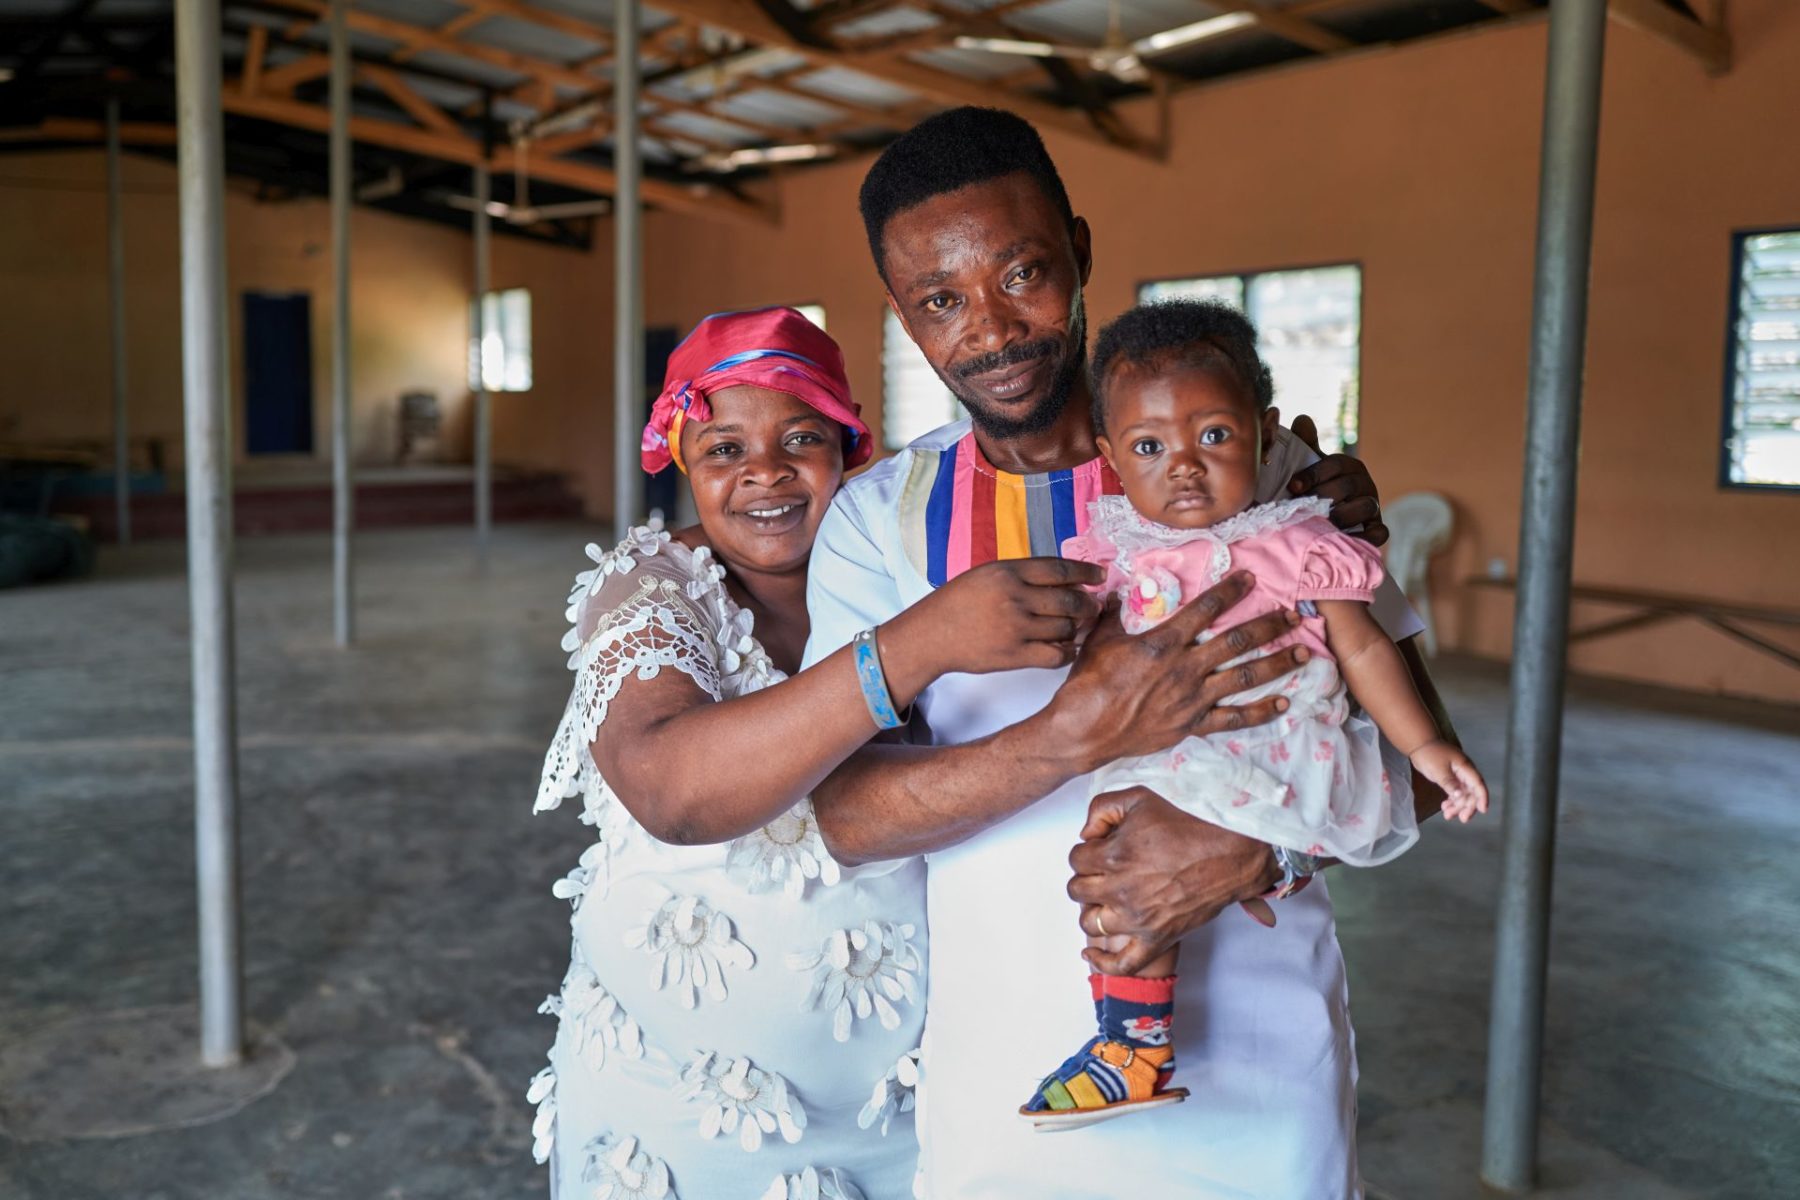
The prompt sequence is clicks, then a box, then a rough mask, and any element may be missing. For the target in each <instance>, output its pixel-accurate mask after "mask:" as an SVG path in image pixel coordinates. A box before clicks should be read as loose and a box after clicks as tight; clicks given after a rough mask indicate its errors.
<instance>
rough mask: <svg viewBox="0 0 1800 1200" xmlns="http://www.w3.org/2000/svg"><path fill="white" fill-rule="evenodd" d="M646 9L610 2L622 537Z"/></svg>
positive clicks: (616, 520) (636, 365) (636, 361)
mask: <svg viewBox="0 0 1800 1200" xmlns="http://www.w3.org/2000/svg"><path fill="white" fill-rule="evenodd" d="M640 18H641V14H640V13H639V12H638V6H637V4H636V3H635V2H630V0H628V2H624V3H616V4H614V5H613V174H614V175H615V176H617V177H618V193H617V194H616V195H615V196H614V197H613V231H614V236H615V237H616V238H617V241H616V243H615V248H614V254H613V257H614V259H615V260H616V262H615V264H614V268H613V270H614V286H615V288H616V294H615V296H614V299H613V313H614V316H613V321H614V324H613V535H614V536H615V537H616V538H618V539H619V540H620V541H624V540H625V535H626V534H627V533H628V532H629V531H630V529H631V525H632V522H633V521H634V520H636V518H637V509H638V492H639V488H640V481H641V480H642V475H641V474H640V473H639V471H638V456H637V449H638V430H639V428H640V427H641V426H642V424H643V420H644V413H643V411H642V410H643V406H644V237H643V210H642V208H641V207H640V199H639V190H640V189H639V182H640V180H641V179H642V178H643V149H642V145H641V143H640V142H639V141H638V124H639V122H638V91H639V84H640V83H641V82H642V79H641V76H642V73H643V72H642V65H641V64H640V63H639V61H638V47H639V34H640V30H641V20H640Z"/></svg>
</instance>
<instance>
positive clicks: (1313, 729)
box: [1019, 301, 1487, 1129]
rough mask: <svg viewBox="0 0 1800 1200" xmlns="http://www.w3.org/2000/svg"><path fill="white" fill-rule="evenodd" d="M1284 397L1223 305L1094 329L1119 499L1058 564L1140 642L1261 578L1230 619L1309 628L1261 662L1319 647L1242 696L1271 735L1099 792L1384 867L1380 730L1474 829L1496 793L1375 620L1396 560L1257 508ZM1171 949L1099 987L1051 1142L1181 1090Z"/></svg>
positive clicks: (1275, 507) (1396, 848)
mask: <svg viewBox="0 0 1800 1200" xmlns="http://www.w3.org/2000/svg"><path fill="white" fill-rule="evenodd" d="M1273 391H1274V388H1273V384H1272V381H1271V379H1270V375H1269V368H1268V367H1267V365H1265V364H1264V363H1263V361H1262V359H1261V358H1260V357H1259V356H1258V354H1257V351H1256V330H1255V329H1254V328H1253V327H1252V326H1251V324H1250V322H1249V321H1248V320H1246V319H1245V318H1244V316H1243V315H1242V314H1241V313H1239V312H1238V311H1237V310H1236V309H1233V308H1230V307H1228V306H1226V305H1223V304H1218V303H1215V302H1197V301H1178V302H1173V303H1163V304H1154V305H1144V306H1140V307H1138V308H1135V309H1133V310H1132V311H1130V312H1128V313H1126V314H1125V315H1124V316H1122V317H1120V318H1119V319H1118V320H1116V321H1114V322H1113V323H1112V324H1110V325H1108V326H1107V327H1106V329H1105V330H1103V331H1102V332H1101V334H1100V337H1099V340H1098V343H1097V344H1096V346H1095V350H1094V360H1093V396H1094V422H1095V426H1096V428H1097V429H1098V431H1099V434H1100V436H1099V439H1098V440H1099V444H1100V451H1101V453H1102V454H1104V455H1105V456H1106V460H1107V462H1108V463H1109V464H1111V466H1112V468H1113V470H1114V472H1115V473H1116V474H1117V475H1118V477H1119V480H1120V482H1121V483H1122V484H1123V486H1124V492H1125V494H1124V495H1123V496H1103V497H1101V498H1100V500H1098V501H1097V502H1096V503H1095V504H1094V505H1093V506H1092V510H1091V517H1092V519H1091V521H1090V523H1089V526H1088V530H1087V532H1086V533H1084V534H1082V535H1081V536H1079V537H1075V538H1071V539H1069V541H1067V542H1066V543H1064V545H1063V553H1064V554H1065V555H1066V556H1067V557H1070V558H1079V559H1083V560H1085V561H1087V562H1092V563H1096V564H1098V565H1100V566H1102V567H1105V568H1106V572H1107V576H1106V581H1105V583H1104V584H1103V585H1101V586H1102V587H1104V588H1105V589H1106V590H1108V591H1110V592H1114V593H1117V594H1118V595H1119V596H1120V597H1121V602H1122V603H1121V611H1120V615H1121V618H1122V620H1123V621H1124V624H1125V628H1126V630H1127V631H1128V632H1131V633H1142V632H1143V631H1144V630H1146V629H1149V628H1151V627H1152V626H1154V625H1156V624H1157V623H1158V622H1159V621H1161V620H1163V619H1164V618H1166V617H1167V616H1169V615H1170V614H1171V613H1173V612H1174V611H1175V610H1176V609H1177V608H1179V607H1181V606H1182V605H1183V604H1186V603H1187V602H1188V601H1190V600H1192V599H1194V598H1195V597H1196V596H1198V595H1199V594H1200V593H1201V592H1203V591H1205V590H1206V589H1208V588H1210V587H1212V586H1213V585H1214V584H1216V583H1218V582H1219V581H1220V580H1222V579H1224V578H1225V576H1226V575H1227V574H1228V573H1230V572H1231V571H1233V570H1239V569H1244V570H1248V571H1250V572H1251V573H1252V574H1253V575H1254V576H1255V580H1256V582H1255V587H1254V589H1253V590H1252V591H1251V592H1250V594H1249V595H1248V596H1247V597H1246V598H1245V599H1244V600H1242V601H1240V602H1239V603H1238V604H1237V605H1235V606H1234V607H1233V608H1232V609H1231V611H1230V612H1229V613H1227V614H1226V616H1225V617H1224V619H1223V621H1222V622H1221V624H1222V625H1226V626H1235V625H1237V624H1239V623H1241V622H1243V621H1246V620H1249V619H1251V618H1252V617H1256V616H1259V615H1261V614H1262V613H1265V612H1270V611H1273V610H1276V609H1281V610H1294V611H1298V613H1299V614H1300V617H1301V620H1300V623H1299V624H1298V625H1297V626H1295V627H1294V631H1293V632H1292V633H1291V634H1288V635H1286V636H1284V637H1282V638H1279V639H1277V640H1276V641H1274V642H1272V643H1270V644H1269V645H1267V646H1265V647H1263V648H1262V649H1261V650H1259V651H1257V652H1256V653H1257V654H1259V655H1260V654H1270V653H1274V652H1275V651H1277V650H1280V649H1283V648H1285V647H1287V646H1290V645H1294V644H1296V643H1298V644H1299V645H1301V646H1303V647H1305V648H1306V649H1307V650H1308V651H1310V656H1309V657H1308V659H1307V661H1306V663H1305V664H1304V665H1303V666H1302V667H1301V668H1300V669H1299V670H1297V671H1295V672H1293V673H1292V674H1290V675H1288V676H1286V677H1285V678H1283V679H1280V680H1277V681H1276V682H1274V683H1271V684H1268V685H1264V686H1262V687H1258V688H1255V689H1252V690H1250V691H1248V692H1244V693H1242V694H1240V695H1239V696H1236V697H1233V698H1232V700H1231V701H1230V703H1233V704H1246V703H1250V702H1253V701H1255V700H1259V699H1263V698H1265V697H1267V696H1269V695H1280V696H1285V697H1286V699H1287V702H1288V703H1287V707H1286V709H1285V711H1284V712H1283V713H1282V714H1281V715H1280V716H1278V717H1277V718H1276V719H1275V720H1274V721H1273V722H1272V723H1270V724H1267V725H1263V726H1259V727H1256V728H1252V729H1245V730H1242V731H1239V732H1234V733H1230V734H1214V735H1211V736H1208V737H1190V738H1188V739H1187V740H1185V741H1184V742H1182V743H1181V744H1180V745H1178V746H1176V747H1175V748H1173V749H1172V750H1168V751H1165V752H1163V753H1161V754H1154V755H1147V756H1144V757H1142V758H1134V759H1121V760H1119V761H1117V762H1114V763H1111V764H1109V765H1107V766H1106V767H1104V768H1102V769H1101V770H1100V771H1099V772H1098V773H1096V775H1095V776H1094V785H1093V787H1094V794H1095V795H1099V794H1100V793H1103V792H1111V791H1118V790H1121V789H1124V788H1129V787H1136V786H1142V787H1146V788H1149V789H1150V790H1151V791H1154V792H1156V793H1157V794H1159V795H1161V796H1163V797H1164V798H1166V799H1167V800H1168V801H1169V802H1170V803H1172V804H1175V805H1177V806H1179V807H1181V808H1183V809H1184V810H1186V811H1187V812H1190V813H1193V814H1194V815H1195V816H1198V817H1201V818H1203V819H1205V820H1207V821H1211V822H1213V823H1215V824H1218V825H1223V826H1225V827H1226V828H1227V829H1232V830H1235V831H1236V832H1238V833H1242V834H1245V835H1247V836H1249V837H1253V838H1256V839H1257V840H1258V841H1263V842H1267V843H1269V844H1270V845H1272V846H1275V847H1278V848H1280V849H1279V850H1278V853H1281V852H1283V851H1294V852H1298V853H1300V854H1304V855H1316V856H1325V857H1331V858H1336V859H1340V860H1342V861H1343V862H1346V863H1350V864H1352V865H1355V866H1374V865H1376V864H1379V863H1383V862H1387V861H1388V860H1389V859H1391V858H1393V857H1395V856H1396V855H1399V854H1400V853H1402V852H1403V851H1405V850H1406V849H1407V847H1409V846H1410V845H1412V843H1413V842H1414V841H1416V840H1417V838H1418V829H1417V827H1416V824H1415V822H1414V819H1413V811H1412V795H1411V792H1412V788H1411V781H1410V779H1406V778H1390V777H1389V775H1388V772H1387V771H1386V770H1384V769H1383V767H1382V760H1381V746H1380V741H1379V738H1378V737H1377V734H1376V730H1377V729H1379V730H1380V732H1381V734H1384V735H1386V737H1387V739H1388V741H1389V742H1391V743H1392V744H1393V746H1394V747H1395V748H1397V749H1398V750H1400V751H1401V752H1403V753H1404V754H1405V755H1406V756H1407V757H1408V758H1409V759H1411V761H1412V765H1413V767H1414V768H1416V769H1417V770H1418V772H1419V773H1420V774H1421V775H1423V776H1424V777H1425V778H1427V779H1429V780H1431V781H1432V782H1433V783H1435V784H1437V785H1438V786H1439V787H1440V788H1442V789H1443V790H1444V792H1445V795H1446V797H1447V798H1446V800H1445V801H1444V812H1445V813H1446V814H1447V815H1449V816H1452V817H1456V818H1459V819H1461V820H1463V821H1467V820H1468V819H1469V818H1470V817H1471V816H1473V815H1474V814H1475V813H1477V812H1485V811H1486V810H1487V787H1486V784H1485V783H1483V781H1482V778H1481V773H1480V772H1479V771H1477V770H1476V768H1475V764H1474V763H1472V762H1470V761H1469V758H1468V756H1467V755H1465V754H1464V753H1463V752H1462V751H1461V750H1460V749H1458V748H1457V747H1456V746H1455V745H1453V744H1451V743H1450V742H1447V741H1445V740H1444V739H1443V738H1442V737H1441V736H1440V735H1439V733H1438V729H1437V725H1436V723H1435V721H1433V719H1432V716H1431V713H1430V712H1429V711H1428V710H1427V709H1426V707H1425V704H1424V703H1423V702H1422V701H1421V700H1420V699H1419V694H1418V692H1417V691H1416V690H1414V688H1413V685H1412V679H1411V677H1410V676H1409V675H1408V674H1407V670H1406V664H1405V662H1404V661H1403V660H1402V658H1401V656H1400V652H1399V650H1397V649H1396V648H1395V646H1394V643H1393V642H1391V641H1389V640H1388V638H1387V635H1386V634H1384V633H1383V632H1382V630H1381V627H1380V626H1379V625H1377V624H1376V623H1375V620H1374V618H1373V617H1372V616H1371V615H1370V613H1369V602H1370V600H1371V599H1372V598H1373V596H1374V593H1375V588H1376V585H1377V584H1379V583H1380V582H1381V578H1382V569H1381V558H1380V555H1379V554H1378V553H1377V552H1376V551H1375V550H1374V548H1373V547H1371V546H1369V545H1367V544H1366V543H1364V542H1360V541H1358V540H1356V539H1355V538H1352V537H1350V536H1348V535H1346V534H1343V533H1340V532H1338V530H1337V529H1336V528H1335V527H1334V526H1333V525H1332V524H1331V522H1330V520H1329V519H1327V516H1326V514H1327V512H1328V510H1329V509H1330V503H1329V502H1328V501H1326V500H1322V499H1317V498H1302V499H1298V500H1279V501H1275V502H1273V503H1269V504H1255V503H1254V497H1255V492H1256V481H1257V471H1258V467H1259V466H1261V465H1262V464H1263V463H1264V462H1266V461H1267V460H1268V456H1269V452H1270V449H1271V440H1270V439H1271V438H1272V437H1273V435H1274V432H1275V429H1276V421H1277V418H1278V413H1277V411H1276V410H1275V409H1274V408H1273V407H1271V403H1270V402H1271V400H1272V399H1273ZM1214 632H1215V631H1214V630H1208V631H1207V632H1206V633H1205V634H1202V635H1201V637H1202V640H1205V639H1206V638H1209V637H1211V636H1212V635H1213V633H1214ZM1346 685H1347V686H1348V694H1346ZM1365 714H1366V715H1365ZM1371 721H1372V722H1373V724H1371ZM1105 940H1106V939H1094V940H1093V941H1091V943H1090V944H1094V945H1101V944H1104V943H1105ZM1177 954H1178V950H1177V949H1171V950H1169V951H1168V952H1167V953H1166V954H1164V955H1163V956H1162V957H1161V958H1159V959H1157V960H1156V961H1154V962H1152V963H1150V964H1149V965H1148V966H1147V967H1146V968H1145V969H1144V970H1143V971H1142V972H1141V973H1140V974H1139V975H1137V976H1135V977H1130V978H1125V977H1118V976H1106V975H1094V976H1091V977H1090V981H1091V983H1092V987H1093V995H1094V1007H1095V1011H1096V1015H1097V1016H1098V1018H1099V1023H1100V1033H1099V1034H1098V1036H1096V1037H1093V1038H1090V1039H1089V1040H1088V1042H1087V1043H1086V1044H1085V1045H1084V1046H1082V1047H1081V1049H1080V1050H1078V1051H1077V1052H1076V1053H1075V1055H1074V1056H1073V1057H1071V1058H1069V1059H1068V1060H1067V1061H1066V1062H1064V1063H1063V1064H1062V1065H1061V1066H1060V1067H1058V1068H1057V1069H1056V1070H1055V1071H1054V1072H1052V1073H1051V1074H1050V1075H1049V1076H1047V1077H1046V1078H1045V1079H1044V1081H1043V1082H1042V1083H1041V1084H1040V1085H1039V1086H1038V1089H1037V1091H1036V1092H1035V1093H1034V1094H1033V1095H1032V1097H1031V1099H1030V1100H1029V1101H1027V1102H1026V1103H1025V1104H1024V1105H1023V1106H1022V1107H1021V1108H1020V1109H1019V1114H1020V1115H1021V1116H1022V1117H1025V1118H1026V1119H1028V1120H1030V1121H1031V1122H1032V1124H1034V1125H1035V1126H1037V1127H1038V1128H1040V1129H1059V1128H1072V1127H1075V1126H1080V1125H1087V1124H1091V1123H1093V1122H1095V1121H1102V1120H1106V1119H1108V1118H1110V1117H1114V1116H1119V1115H1122V1114H1124V1113H1129V1112H1136V1111H1140V1110H1143V1109H1148V1108H1155V1107H1160V1106H1162V1105H1165V1104H1176V1103H1179V1102H1180V1101H1182V1100H1183V1099H1185V1098H1186V1096H1187V1091H1186V1089H1184V1088H1175V1087H1170V1086H1169V1083H1170V1079H1171V1077H1172V1075H1173V1074H1174V1068H1175V1052H1174V1045H1173V1038H1172V1030H1173V1024H1174V995H1175V968H1176V960H1177Z"/></svg>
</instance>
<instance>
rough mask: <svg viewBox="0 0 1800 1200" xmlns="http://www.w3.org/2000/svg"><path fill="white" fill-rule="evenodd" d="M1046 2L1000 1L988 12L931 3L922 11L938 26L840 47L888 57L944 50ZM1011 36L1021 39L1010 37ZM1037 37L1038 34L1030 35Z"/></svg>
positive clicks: (849, 42) (844, 40) (852, 41)
mask: <svg viewBox="0 0 1800 1200" xmlns="http://www.w3.org/2000/svg"><path fill="white" fill-rule="evenodd" d="M1043 3H1044V0H1000V3H999V4H996V5H994V6H993V7H992V8H984V9H981V10H980V11H978V12H964V11H959V10H955V9H951V8H949V7H948V6H947V5H941V4H936V3H931V4H927V5H922V6H921V8H922V9H924V10H925V11H929V12H931V13H932V15H934V16H936V17H938V18H939V20H938V23H937V24H936V25H933V26H931V27H930V28H929V29H909V30H906V31H905V32H904V33H878V34H872V35H869V36H866V37H860V38H840V39H839V44H840V45H842V46H843V47H844V48H846V49H851V50H863V51H869V52H877V51H879V52H882V53H886V54H910V53H912V52H914V51H917V50H941V49H944V48H945V47H947V46H950V45H952V44H953V43H954V42H955V40H956V38H957V36H958V35H960V34H965V33H974V32H976V29H977V28H978V27H979V26H981V25H982V24H984V23H988V22H994V21H998V20H1000V19H1001V18H1002V17H1005V16H1007V15H1008V14H1009V13H1014V12H1017V11H1019V10H1020V9H1022V8H1035V7H1037V6H1038V5H1040V4H1043ZM1009 36H1017V35H1016V34H1015V35H1009ZM1026 36H1028V37H1036V36H1037V35H1036V34H1027V35H1026Z"/></svg>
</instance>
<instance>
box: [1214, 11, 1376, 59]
mask: <svg viewBox="0 0 1800 1200" xmlns="http://www.w3.org/2000/svg"><path fill="white" fill-rule="evenodd" d="M1208 2H1209V3H1211V4H1212V6H1213V7H1214V8H1222V9H1224V10H1225V11H1226V12H1234V13H1243V14H1244V15H1245V16H1248V17H1253V18H1255V20H1256V24H1257V27H1258V28H1259V29H1261V30H1262V31H1263V32H1265V33H1272V34H1274V35H1275V36H1276V37H1279V38H1286V39H1287V40H1288V41H1290V42H1293V43H1295V44H1296V45H1300V46H1305V47H1306V48H1307V49H1308V50H1316V51H1318V52H1319V53H1320V54H1333V53H1336V52H1337V51H1339V50H1352V49H1355V48H1356V45H1357V43H1355V42H1353V41H1351V40H1350V39H1349V38H1347V37H1345V36H1343V35H1342V34H1338V33H1333V32H1331V30H1329V29H1327V28H1325V27H1324V26H1323V25H1320V24H1319V23H1318V22H1316V21H1309V20H1307V19H1306V18H1305V17H1297V16H1295V15H1293V14H1292V13H1288V12H1282V11H1280V10H1279V9H1273V8H1264V7H1263V6H1262V5H1260V4H1254V3H1251V0H1208Z"/></svg>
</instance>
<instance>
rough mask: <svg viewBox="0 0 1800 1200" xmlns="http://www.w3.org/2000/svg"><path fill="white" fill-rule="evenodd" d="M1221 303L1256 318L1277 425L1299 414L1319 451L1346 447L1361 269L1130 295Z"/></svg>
mask: <svg viewBox="0 0 1800 1200" xmlns="http://www.w3.org/2000/svg"><path fill="white" fill-rule="evenodd" d="M1174 299H1183V300H1188V299H1196V300H1223V301H1224V302H1225V303H1227V304H1230V305H1233V306H1234V307H1236V308H1240V309H1242V310H1243V311H1244V313H1245V314H1246V315H1247V316H1249V318H1250V319H1251V320H1252V321H1254V322H1255V323H1256V332H1257V336H1258V339H1259V340H1258V348H1259V349H1260V350H1261V351H1262V356H1263V359H1264V360H1265V361H1266V362H1267V363H1268V364H1269V370H1270V371H1271V372H1273V373H1274V376H1275V403H1276V405H1278V406H1279V407H1280V409H1281V418H1282V421H1283V423H1284V424H1292V423H1293V419H1294V418H1295V417H1297V416H1299V415H1300V414H1301V413H1305V414H1306V415H1307V416H1309V417H1311V418H1312V419H1313V422H1314V424H1316V425H1317V426H1318V427H1319V444H1320V446H1321V447H1323V448H1324V450H1325V452H1326V453H1327V454H1331V453H1334V452H1336V451H1339V450H1349V449H1354V447H1355V446H1356V435H1357V410H1358V401H1359V398H1360V394H1361V378H1362V377H1361V342H1362V268H1361V267H1358V266H1354V265H1344V266H1335V267H1306V268H1302V269H1300V270H1296V271H1258V272H1255V273H1253V274H1246V275H1214V276H1210V277H1208V278H1204V279H1166V280H1161V281H1159V282H1156V283H1146V284H1143V285H1142V286H1140V287H1139V288H1138V300H1139V301H1140V302H1141V301H1146V300H1174Z"/></svg>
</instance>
